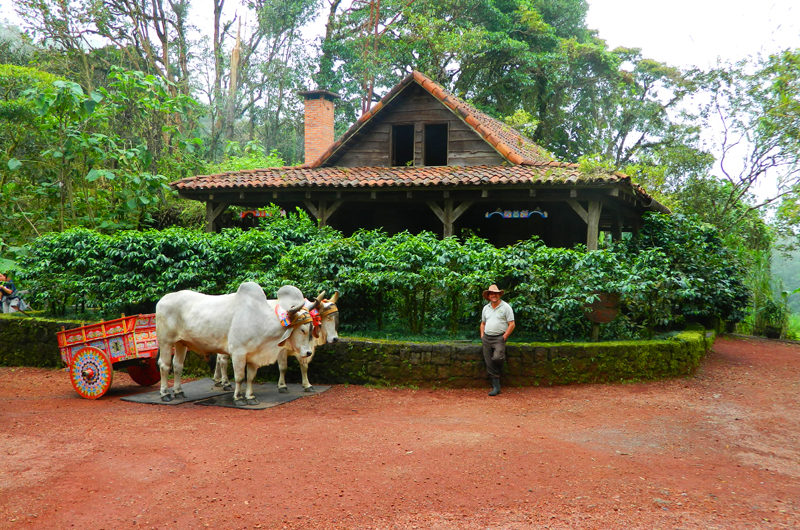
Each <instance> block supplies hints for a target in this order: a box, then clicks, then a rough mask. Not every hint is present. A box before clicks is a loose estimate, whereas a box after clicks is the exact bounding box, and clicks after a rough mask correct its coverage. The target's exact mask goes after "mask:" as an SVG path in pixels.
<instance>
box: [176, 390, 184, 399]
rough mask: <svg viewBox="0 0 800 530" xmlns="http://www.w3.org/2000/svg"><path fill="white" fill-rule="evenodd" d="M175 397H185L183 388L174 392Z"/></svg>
mask: <svg viewBox="0 0 800 530" xmlns="http://www.w3.org/2000/svg"><path fill="white" fill-rule="evenodd" d="M175 399H186V394H184V393H183V390H181V391H180V392H175Z"/></svg>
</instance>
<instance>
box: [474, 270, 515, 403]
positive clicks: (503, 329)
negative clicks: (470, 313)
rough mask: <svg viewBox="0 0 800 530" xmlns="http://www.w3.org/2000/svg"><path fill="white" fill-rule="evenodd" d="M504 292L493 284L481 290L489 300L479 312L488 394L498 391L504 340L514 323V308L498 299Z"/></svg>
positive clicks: (504, 356)
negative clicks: (489, 388)
mask: <svg viewBox="0 0 800 530" xmlns="http://www.w3.org/2000/svg"><path fill="white" fill-rule="evenodd" d="M504 292H505V291H502V290H500V289H499V288H498V287H497V285H494V284H492V286H491V287H489V288H488V289H486V290H485V291H483V297H484V298H485V299H487V300H488V301H489V303H488V304H486V305H485V306H483V312H482V313H481V341H482V342H483V360H484V362H485V363H486V371H487V372H488V373H489V377H490V378H491V380H492V390H491V391H490V392H489V395H490V396H496V395H497V394H499V393H500V369H501V368H502V367H503V361H504V360H505V358H506V340H508V336H509V335H511V332H513V331H514V325H515V324H514V310H513V309H511V306H510V305H508V304H507V303H506V302H504V301H503V300H501V299H500V297H501V296H503V293H504Z"/></svg>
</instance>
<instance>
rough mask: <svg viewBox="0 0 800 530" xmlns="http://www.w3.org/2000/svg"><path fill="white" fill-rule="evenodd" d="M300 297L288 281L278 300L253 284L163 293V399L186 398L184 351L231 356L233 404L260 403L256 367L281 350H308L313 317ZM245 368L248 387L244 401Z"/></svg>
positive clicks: (159, 320) (159, 323) (159, 328)
mask: <svg viewBox="0 0 800 530" xmlns="http://www.w3.org/2000/svg"><path fill="white" fill-rule="evenodd" d="M303 301H304V299H303V295H302V293H300V290H299V289H297V288H296V287H293V286H290V285H287V286H284V287H281V289H280V290H279V291H278V300H267V297H266V296H265V295H264V291H263V290H262V289H261V286H259V285H258V284H257V283H254V282H245V283H243V284H241V285H240V286H239V289H237V291H236V292H235V293H232V294H223V295H207V294H202V293H197V292H194V291H179V292H177V293H170V294H167V295H165V296H164V297H163V298H161V300H159V301H158V304H156V335H157V337H158V348H159V359H158V366H159V368H160V369H161V399H162V400H163V401H171V400H172V399H173V397H183V396H184V394H183V389H182V388H181V375H182V373H183V362H184V359H185V357H186V351H187V349H188V350H192V351H194V352H196V353H198V354H201V355H208V354H211V353H217V352H222V353H226V354H228V355H230V358H231V360H232V362H233V373H234V380H235V382H236V387H235V389H234V393H233V399H234V403H236V404H237V405H245V404H247V405H255V404H258V400H257V399H256V398H255V396H254V395H253V379H254V378H255V375H256V371H257V370H258V368H259V367H261V366H265V365H268V364H272V363H274V362H276V361H277V359H278V355H279V354H280V351H281V349H282V348H286V349H288V350H290V351H292V352H293V353H294V354H296V355H299V356H300V357H306V356H308V355H311V353H312V349H311V348H312V344H311V340H312V335H311V331H312V325H311V318H310V315H308V312H307V311H305V310H304V309H303ZM276 304H280V306H281V307H282V308H284V309H285V310H286V311H287V314H288V317H289V318H290V319H291V320H292V325H291V326H290V327H287V328H284V327H283V326H282V325H281V322H280V319H279V318H278V315H277V313H276ZM173 351H174V358H173ZM170 366H172V368H173V371H174V373H175V382H174V384H173V387H172V393H170V391H169V388H168V386H167V377H168V375H169V370H170ZM245 368H247V370H245ZM245 372H246V373H247V389H246V392H245V396H244V399H242V395H241V385H242V382H243V381H244V378H245Z"/></svg>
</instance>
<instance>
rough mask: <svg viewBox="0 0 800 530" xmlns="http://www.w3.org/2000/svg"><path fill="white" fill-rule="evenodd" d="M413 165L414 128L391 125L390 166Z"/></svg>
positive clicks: (411, 126)
mask: <svg viewBox="0 0 800 530" xmlns="http://www.w3.org/2000/svg"><path fill="white" fill-rule="evenodd" d="M413 165H414V126H413V125H392V166H413Z"/></svg>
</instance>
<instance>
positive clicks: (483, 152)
mask: <svg viewBox="0 0 800 530" xmlns="http://www.w3.org/2000/svg"><path fill="white" fill-rule="evenodd" d="M426 123H446V124H447V125H448V154H447V165H449V166H479V165H491V166H496V165H499V164H501V163H503V161H504V158H503V157H501V156H500V155H499V154H498V153H497V151H495V150H494V149H493V148H492V146H491V145H489V144H488V143H487V142H486V141H485V140H484V139H483V138H481V137H480V136H479V135H478V134H476V133H475V131H473V130H472V129H471V128H470V127H469V126H468V125H467V124H466V123H464V122H463V121H461V119H459V118H458V117H457V116H456V115H455V114H453V113H452V112H450V110H449V109H448V108H447V107H445V106H444V105H442V103H440V102H439V101H438V100H437V99H436V98H434V97H433V96H431V95H430V94H428V92H426V91H425V90H424V89H423V88H422V87H420V86H419V85H417V84H415V83H412V84H411V85H409V86H408V88H407V89H406V90H404V91H403V93H401V94H400V95H398V96H397V97H396V98H395V99H394V100H392V102H391V103H390V104H389V105H388V106H387V107H386V108H385V109H383V110H382V111H381V112H379V113H378V114H377V115H376V116H375V117H374V118H373V119H372V121H371V122H370V123H369V124H367V125H366V126H365V127H363V128H362V131H361V132H359V133H358V134H357V135H356V136H354V137H353V138H351V139H350V141H349V142H348V145H347V146H346V147H345V148H344V149H343V150H342V151H343V152H342V154H337V155H336V156H335V157H334V158H332V159H331V160H329V161H328V164H326V165H334V166H342V167H360V166H378V167H388V166H390V165H391V152H392V146H391V136H392V126H393V125H401V124H405V125H407V124H413V125H414V165H416V166H422V165H424V155H425V153H424V152H423V151H424V146H425V138H424V135H425V124H426Z"/></svg>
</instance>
